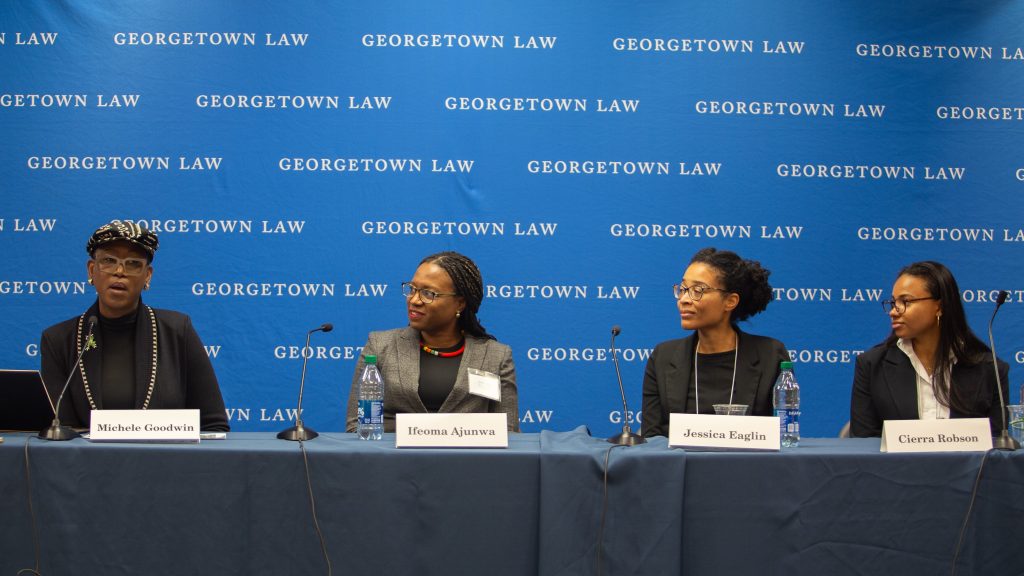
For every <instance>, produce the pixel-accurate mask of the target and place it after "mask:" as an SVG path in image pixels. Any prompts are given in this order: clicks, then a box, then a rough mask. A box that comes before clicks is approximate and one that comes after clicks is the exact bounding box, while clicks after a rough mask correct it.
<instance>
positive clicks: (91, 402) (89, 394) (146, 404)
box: [76, 305, 157, 410]
mask: <svg viewBox="0 0 1024 576" xmlns="http://www.w3.org/2000/svg"><path fill="white" fill-rule="evenodd" d="M143 308H145V309H146V312H148V313H149V322H150V326H151V327H152V335H153V342H152V349H153V370H152V371H151V372H150V375H149V388H147V389H146V399H145V401H143V403H142V409H143V410H146V409H147V408H149V400H150V399H151V398H152V397H153V388H155V387H156V361H157V340H156V314H154V313H153V309H152V308H150V307H149V306H146V305H143ZM84 324H85V314H82V315H81V316H79V318H78V338H77V340H76V342H77V344H78V349H79V350H81V349H82V326H83V325H84ZM78 368H79V370H80V371H81V373H82V384H84V385H85V397H86V398H88V399H89V407H90V408H92V409H93V410H98V408H97V407H96V402H95V401H94V400H93V397H92V390H91V389H90V388H89V378H88V377H87V376H86V375H85V363H84V362H83V361H81V360H80V361H79V362H78Z"/></svg>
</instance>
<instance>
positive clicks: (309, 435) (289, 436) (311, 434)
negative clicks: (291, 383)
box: [277, 322, 334, 441]
mask: <svg viewBox="0 0 1024 576" xmlns="http://www.w3.org/2000/svg"><path fill="white" fill-rule="evenodd" d="M331 330H334V324H331V323H330V322H328V323H326V324H321V325H319V326H317V327H316V328H313V329H312V330H310V331H309V332H306V345H305V346H303V348H302V379H301V380H299V407H298V410H296V412H295V426H292V427H291V428H288V429H286V430H281V431H280V432H278V433H277V437H278V438H280V439H281V440H292V441H296V440H299V441H301V440H312V439H313V438H316V437H317V436H319V435H320V434H318V433H317V432H316V431H315V430H313V429H312V428H306V427H305V426H303V425H302V391H303V390H304V389H305V387H306V363H307V362H309V356H308V355H307V354H306V350H308V349H309V337H310V336H312V335H313V332H330V331H331Z"/></svg>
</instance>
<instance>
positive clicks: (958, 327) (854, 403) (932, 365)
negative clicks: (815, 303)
mask: <svg viewBox="0 0 1024 576" xmlns="http://www.w3.org/2000/svg"><path fill="white" fill-rule="evenodd" d="M882 306H883V308H884V309H885V311H886V312H888V314H889V320H890V322H891V323H892V333H891V334H890V335H889V337H888V338H887V339H886V340H885V342H883V343H881V344H879V345H878V346H875V347H874V348H872V349H871V350H868V351H867V352H864V353H863V354H861V355H860V356H858V357H857V364H856V370H855V372H854V377H853V395H852V398H851V400H850V435H851V436H881V435H882V422H884V421H885V420H915V419H922V420H931V419H939V418H988V419H989V422H990V424H991V427H992V434H993V436H998V435H999V432H1000V430H1001V427H1002V423H1003V421H1002V416H1001V414H1000V404H999V392H998V391H997V389H996V374H995V368H994V367H993V365H992V354H991V352H989V349H988V346H985V345H984V344H983V343H982V342H981V340H979V339H978V337H977V336H975V335H974V332H972V331H971V329H970V327H969V326H968V325H967V319H966V317H965V316H964V307H963V304H961V302H960V288H959V287H958V286H957V283H956V280H955V279H954V278H953V274H952V273H951V272H950V271H949V270H948V269H947V268H946V267H945V266H943V265H942V264H939V263H938V262H915V263H913V264H911V265H909V266H907V267H906V268H904V269H903V270H900V273H899V277H897V278H896V283H895V284H894V285H893V287H892V299H891V300H887V301H885V302H882ZM999 374H1000V376H1001V378H1002V383H1003V394H1004V397H1006V396H1005V394H1006V392H1007V379H1008V377H1009V366H1008V365H1007V364H1006V362H1003V361H1002V360H1000V361H999Z"/></svg>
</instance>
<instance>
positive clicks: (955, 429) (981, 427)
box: [882, 418, 992, 452]
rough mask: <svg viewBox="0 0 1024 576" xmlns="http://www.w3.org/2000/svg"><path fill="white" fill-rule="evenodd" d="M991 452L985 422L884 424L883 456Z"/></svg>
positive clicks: (969, 419)
mask: <svg viewBox="0 0 1024 576" xmlns="http://www.w3.org/2000/svg"><path fill="white" fill-rule="evenodd" d="M991 449H992V429H991V428H990V427H989V423H988V418H954V419H951V420H886V421H885V422H883V423H882V452H986V451H988V450H991Z"/></svg>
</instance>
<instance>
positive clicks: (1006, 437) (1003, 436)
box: [988, 290, 1020, 451]
mask: <svg viewBox="0 0 1024 576" xmlns="http://www.w3.org/2000/svg"><path fill="white" fill-rule="evenodd" d="M1009 295H1010V293H1009V292H1007V291H1005V290H1002V291H1000V292H999V296H998V297H996V309H995V310H993V311H992V318H991V319H989V321H988V347H989V349H991V350H992V367H993V368H994V369H995V371H996V390H997V391H999V408H1000V410H999V412H1000V414H1002V416H1003V429H1002V432H1000V433H999V436H997V437H995V438H993V439H992V447H993V448H995V449H996V450H1010V451H1012V450H1017V449H1018V448H1020V443H1018V442H1017V440H1015V439H1014V438H1013V437H1011V436H1010V431H1009V429H1007V427H1006V401H1005V400H1004V399H1003V383H1002V380H1001V378H1000V377H999V361H998V360H997V359H996V343H995V339H994V338H992V323H993V322H995V320H996V313H998V312H999V307H1000V306H1002V305H1003V302H1006V297H1007V296H1009Z"/></svg>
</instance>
